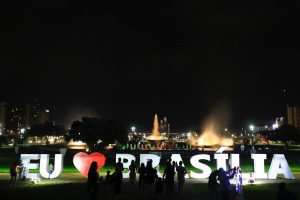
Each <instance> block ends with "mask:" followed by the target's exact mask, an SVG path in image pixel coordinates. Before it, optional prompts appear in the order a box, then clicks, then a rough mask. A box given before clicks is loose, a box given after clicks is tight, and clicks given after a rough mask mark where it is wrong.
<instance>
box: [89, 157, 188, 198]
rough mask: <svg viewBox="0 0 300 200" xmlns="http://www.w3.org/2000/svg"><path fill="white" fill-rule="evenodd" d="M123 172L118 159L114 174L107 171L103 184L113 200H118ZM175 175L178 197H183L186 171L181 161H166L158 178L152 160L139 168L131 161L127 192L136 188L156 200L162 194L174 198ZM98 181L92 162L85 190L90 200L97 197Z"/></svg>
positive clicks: (95, 168) (95, 167)
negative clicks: (105, 184) (110, 192)
mask: <svg viewBox="0 0 300 200" xmlns="http://www.w3.org/2000/svg"><path fill="white" fill-rule="evenodd" d="M123 170H124V167H123V163H122V161H121V158H119V159H118V162H117V163H116V165H115V172H114V173H112V174H111V172H110V171H107V174H106V177H105V182H106V183H107V185H108V186H109V188H110V189H111V191H112V194H113V197H114V198H115V199H118V196H119V195H120V194H121V192H122V180H123ZM137 173H138V174H139V178H138V183H137V184H136V177H137V176H136V174H137ZM176 173H177V179H178V180H177V183H178V195H183V188H184V182H185V175H186V174H187V171H186V169H185V167H184V166H183V163H182V161H180V162H179V163H178V164H177V163H176V162H172V163H171V161H168V162H167V165H166V167H165V170H164V173H163V176H162V177H159V175H158V173H157V170H156V168H154V167H153V166H152V160H149V161H148V162H147V163H146V165H145V164H144V163H142V164H141V166H140V167H137V165H136V164H135V162H134V161H131V163H130V166H129V190H130V191H132V190H134V188H135V187H137V190H138V191H140V192H144V193H145V194H147V195H154V196H155V197H156V198H157V199H161V198H162V197H163V194H164V193H165V194H166V195H167V196H169V197H174V188H175V180H174V179H175V174H176ZM98 181H99V174H98V172H97V163H96V162H93V163H92V164H91V166H90V169H89V173H88V181H87V190H88V192H89V194H90V197H91V199H92V200H94V199H97V196H98V189H97V188H98V186H97V185H98Z"/></svg>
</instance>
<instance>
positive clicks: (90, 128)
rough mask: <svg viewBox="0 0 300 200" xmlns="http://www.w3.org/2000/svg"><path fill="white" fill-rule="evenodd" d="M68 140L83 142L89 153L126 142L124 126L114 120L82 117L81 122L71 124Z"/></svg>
mask: <svg viewBox="0 0 300 200" xmlns="http://www.w3.org/2000/svg"><path fill="white" fill-rule="evenodd" d="M67 139H68V140H71V139H73V140H74V141H78V140H80V141H83V142H85V143H87V145H88V146H89V149H90V150H91V151H95V150H97V149H98V148H99V147H105V146H107V145H108V144H111V143H115V142H119V143H124V142H126V141H127V128H126V126H125V125H124V124H123V123H121V122H119V121H115V120H111V119H102V118H101V119H99V118H90V117H83V118H82V120H81V121H74V122H73V123H72V126H71V129H70V131H69V135H68V137H67Z"/></svg>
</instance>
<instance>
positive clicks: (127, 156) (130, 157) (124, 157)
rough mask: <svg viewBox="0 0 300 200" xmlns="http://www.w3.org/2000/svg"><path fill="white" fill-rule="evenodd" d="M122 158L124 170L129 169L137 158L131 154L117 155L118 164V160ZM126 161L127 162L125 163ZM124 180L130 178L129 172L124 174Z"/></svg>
mask: <svg viewBox="0 0 300 200" xmlns="http://www.w3.org/2000/svg"><path fill="white" fill-rule="evenodd" d="M119 158H121V160H122V163H123V168H124V169H129V165H130V163H131V161H132V160H133V161H135V156H133V155H131V154H116V162H118V159H119ZM124 161H126V162H124ZM123 178H129V172H127V173H123Z"/></svg>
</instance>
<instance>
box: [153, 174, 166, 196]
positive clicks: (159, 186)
mask: <svg viewBox="0 0 300 200" xmlns="http://www.w3.org/2000/svg"><path fill="white" fill-rule="evenodd" d="M163 192H164V181H163V179H162V178H160V177H159V178H157V179H156V184H155V196H156V197H158V198H159V199H160V198H161V197H162V195H163Z"/></svg>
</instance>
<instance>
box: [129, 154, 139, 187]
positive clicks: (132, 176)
mask: <svg viewBox="0 0 300 200" xmlns="http://www.w3.org/2000/svg"><path fill="white" fill-rule="evenodd" d="M136 168H137V167H136V164H135V162H134V160H132V161H131V163H130V165H129V181H130V186H131V187H132V186H133V185H134V184H135V180H136Z"/></svg>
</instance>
